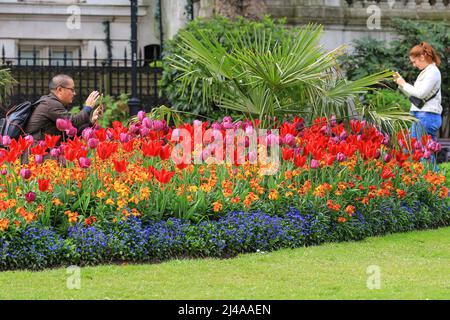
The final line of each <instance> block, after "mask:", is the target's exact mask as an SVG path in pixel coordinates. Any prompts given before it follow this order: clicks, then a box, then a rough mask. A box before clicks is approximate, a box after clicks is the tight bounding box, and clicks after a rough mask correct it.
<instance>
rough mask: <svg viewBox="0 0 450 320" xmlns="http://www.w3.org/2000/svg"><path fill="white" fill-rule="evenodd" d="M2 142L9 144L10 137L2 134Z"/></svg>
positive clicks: (5, 144)
mask: <svg viewBox="0 0 450 320" xmlns="http://www.w3.org/2000/svg"><path fill="white" fill-rule="evenodd" d="M2 144H3V145H4V146H9V145H10V144H11V138H10V137H9V136H3V138H2Z"/></svg>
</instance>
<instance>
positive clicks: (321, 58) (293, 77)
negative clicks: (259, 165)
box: [170, 24, 413, 129]
mask: <svg viewBox="0 0 450 320" xmlns="http://www.w3.org/2000/svg"><path fill="white" fill-rule="evenodd" d="M297 30H298V31H296V32H292V33H288V34H287V35H286V36H285V37H283V38H282V39H273V38H272V37H273V35H272V33H271V31H270V30H264V29H256V28H255V29H254V33H253V34H252V35H249V34H245V35H242V36H240V37H237V39H230V41H231V42H232V48H233V49H232V50H231V52H227V50H226V49H225V48H224V47H223V46H222V45H221V44H220V42H219V41H218V40H217V39H215V38H214V37H212V36H211V35H210V34H208V33H206V32H201V33H200V39H199V38H197V37H196V36H194V35H193V34H192V33H190V32H186V31H185V32H181V33H180V43H179V45H180V47H181V51H182V53H181V54H180V55H175V56H174V57H172V58H170V63H171V66H172V67H173V68H174V69H175V70H177V71H178V72H179V74H180V76H179V77H178V78H177V79H176V81H181V82H182V84H183V87H184V89H185V90H186V91H189V88H195V84H196V83H197V82H199V81H201V82H202V87H203V92H202V95H203V101H204V103H209V102H211V101H213V102H214V103H215V104H216V105H218V106H219V107H222V108H227V109H231V110H235V111H240V112H242V113H244V114H246V115H247V116H248V117H250V118H258V119H259V120H260V121H261V123H262V124H263V125H264V126H270V125H272V123H271V121H272V119H273V117H274V116H277V117H284V116H287V115H290V114H295V115H303V116H304V117H305V118H306V119H307V120H309V121H312V120H313V119H314V118H316V117H318V116H328V117H330V116H331V115H332V114H334V115H336V116H337V117H339V118H349V117H363V116H366V117H368V118H369V119H371V120H373V121H374V122H383V123H384V124H385V127H387V128H391V129H393V128H394V127H396V125H394V123H397V122H398V121H403V122H404V121H409V120H411V119H413V118H412V117H410V116H409V115H408V114H407V113H404V112H403V113H402V112H401V111H398V110H387V111H386V110H376V109H374V108H368V107H367V106H363V105H361V103H360V102H359V95H360V94H364V93H366V92H367V91H369V90H372V89H373V86H374V85H377V84H379V83H380V82H381V81H382V80H386V79H387V78H388V77H390V76H392V72H390V71H383V72H379V73H377V74H373V75H369V76H367V77H364V78H362V79H358V80H355V81H348V80H347V79H345V78H344V77H343V75H342V73H341V72H340V68H339V65H338V63H337V58H338V57H339V56H340V55H342V54H343V48H342V47H339V48H337V49H335V50H333V51H330V52H325V51H324V50H323V49H322V48H321V47H320V46H319V44H318V43H319V39H320V37H321V34H322V26H319V25H314V24H310V25H307V26H304V27H301V28H299V29H297ZM190 94H191V95H192V94H193V92H190ZM386 123H387V125H386Z"/></svg>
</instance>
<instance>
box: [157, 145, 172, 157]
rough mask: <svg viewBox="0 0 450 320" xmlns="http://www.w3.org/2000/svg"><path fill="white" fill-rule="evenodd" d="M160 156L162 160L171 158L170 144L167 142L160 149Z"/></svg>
mask: <svg viewBox="0 0 450 320" xmlns="http://www.w3.org/2000/svg"><path fill="white" fill-rule="evenodd" d="M159 157H160V158H161V160H167V159H169V158H170V145H168V144H166V145H165V146H163V147H161V149H159Z"/></svg>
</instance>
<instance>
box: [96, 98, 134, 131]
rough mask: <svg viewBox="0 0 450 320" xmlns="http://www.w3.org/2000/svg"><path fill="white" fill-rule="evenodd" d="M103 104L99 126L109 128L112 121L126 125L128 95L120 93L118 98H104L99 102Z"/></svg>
mask: <svg viewBox="0 0 450 320" xmlns="http://www.w3.org/2000/svg"><path fill="white" fill-rule="evenodd" d="M100 103H101V104H103V110H104V113H103V117H102V118H101V119H100V120H99V122H98V123H99V125H100V126H102V127H103V128H106V127H110V126H111V124H112V123H113V122H114V121H119V122H122V123H126V122H127V121H128V118H129V110H128V95H127V94H125V93H122V94H121V95H120V96H119V97H118V98H116V99H115V98H113V97H111V96H105V97H104V98H103V100H102V101H101V102H100Z"/></svg>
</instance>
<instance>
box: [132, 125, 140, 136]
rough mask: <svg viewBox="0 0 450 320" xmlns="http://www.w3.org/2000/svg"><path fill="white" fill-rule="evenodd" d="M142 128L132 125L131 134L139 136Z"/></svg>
mask: <svg viewBox="0 0 450 320" xmlns="http://www.w3.org/2000/svg"><path fill="white" fill-rule="evenodd" d="M140 128H141V126H140V125H139V124H132V125H131V126H130V132H131V133H132V134H138V133H139V129H140Z"/></svg>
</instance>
